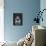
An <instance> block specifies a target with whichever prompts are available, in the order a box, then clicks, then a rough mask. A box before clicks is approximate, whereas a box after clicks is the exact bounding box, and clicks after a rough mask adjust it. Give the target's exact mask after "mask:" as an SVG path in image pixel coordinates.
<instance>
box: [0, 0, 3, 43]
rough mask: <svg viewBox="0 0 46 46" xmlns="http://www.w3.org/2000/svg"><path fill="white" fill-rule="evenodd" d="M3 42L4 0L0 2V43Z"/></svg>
mask: <svg viewBox="0 0 46 46" xmlns="http://www.w3.org/2000/svg"><path fill="white" fill-rule="evenodd" d="M3 41H4V0H0V42H3Z"/></svg>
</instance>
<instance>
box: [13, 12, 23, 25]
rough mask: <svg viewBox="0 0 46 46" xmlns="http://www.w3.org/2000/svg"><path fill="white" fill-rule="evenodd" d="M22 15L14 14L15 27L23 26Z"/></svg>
mask: <svg viewBox="0 0 46 46" xmlns="http://www.w3.org/2000/svg"><path fill="white" fill-rule="evenodd" d="M22 22H23V20H22V13H13V25H22Z"/></svg>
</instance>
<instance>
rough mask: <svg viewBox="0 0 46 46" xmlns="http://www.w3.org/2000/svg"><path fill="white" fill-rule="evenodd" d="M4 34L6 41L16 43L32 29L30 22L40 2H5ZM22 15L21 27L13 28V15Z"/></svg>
mask: <svg viewBox="0 0 46 46" xmlns="http://www.w3.org/2000/svg"><path fill="white" fill-rule="evenodd" d="M4 2H5V7H4V8H5V9H4V28H5V29H4V31H5V32H4V34H5V40H7V41H18V40H19V39H20V38H22V37H24V36H25V35H26V34H27V33H28V32H29V31H31V28H32V23H33V22H32V21H33V19H34V17H36V14H35V13H36V12H38V11H39V9H40V0H5V1H4ZM14 12H15V13H23V25H22V26H13V13H14Z"/></svg>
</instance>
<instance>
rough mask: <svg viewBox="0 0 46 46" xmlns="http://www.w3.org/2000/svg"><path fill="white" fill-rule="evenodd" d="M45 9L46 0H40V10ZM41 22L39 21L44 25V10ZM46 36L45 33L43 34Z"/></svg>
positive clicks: (45, 21) (45, 22) (45, 19)
mask: <svg viewBox="0 0 46 46" xmlns="http://www.w3.org/2000/svg"><path fill="white" fill-rule="evenodd" d="M43 9H46V0H41V1H40V10H43ZM42 17H43V22H42V21H41V22H40V25H42V26H45V27H46V10H45V11H44V12H43V15H42ZM45 36H46V35H45ZM45 38H46V37H45ZM45 44H46V40H45Z"/></svg>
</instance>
